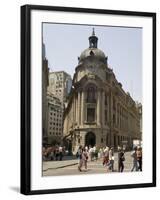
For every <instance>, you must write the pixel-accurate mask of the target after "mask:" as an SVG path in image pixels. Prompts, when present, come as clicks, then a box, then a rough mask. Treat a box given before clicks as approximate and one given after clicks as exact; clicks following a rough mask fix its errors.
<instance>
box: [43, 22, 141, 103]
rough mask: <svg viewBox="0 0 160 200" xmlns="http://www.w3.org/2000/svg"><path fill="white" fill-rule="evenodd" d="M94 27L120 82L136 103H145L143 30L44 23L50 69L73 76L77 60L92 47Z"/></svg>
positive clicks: (99, 46) (100, 46)
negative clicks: (90, 37)
mask: <svg viewBox="0 0 160 200" xmlns="http://www.w3.org/2000/svg"><path fill="white" fill-rule="evenodd" d="M93 27H94V28H95V34H96V36H97V37H98V48H99V49H101V50H102V51H103V52H104V53H105V55H106V56H108V63H109V66H110V68H112V69H113V71H114V73H115V75H116V78H117V80H118V81H119V82H121V83H122V85H123V89H124V90H125V91H126V92H129V93H130V95H131V96H132V97H133V99H134V100H135V101H139V102H142V29H141V28H129V27H109V26H93V25H91V26H88V25H72V24H66V25H65V24H52V23H50V24H49V23H44V24H43V41H44V43H45V47H46V57H47V59H48V62H49V68H50V70H51V71H60V70H64V71H66V72H67V73H69V74H70V75H71V76H72V77H73V74H74V72H75V67H76V66H77V65H78V57H79V56H80V54H81V52H82V51H83V50H84V49H86V48H88V47H89V41H88V37H89V36H90V35H91V34H92V28H93Z"/></svg>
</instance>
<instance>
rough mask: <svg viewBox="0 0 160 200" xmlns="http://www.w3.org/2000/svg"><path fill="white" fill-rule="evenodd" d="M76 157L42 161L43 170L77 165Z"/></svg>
mask: <svg viewBox="0 0 160 200" xmlns="http://www.w3.org/2000/svg"><path fill="white" fill-rule="evenodd" d="M77 164H78V159H70V160H62V161H43V171H47V170H49V169H59V168H64V167H68V166H72V165H77Z"/></svg>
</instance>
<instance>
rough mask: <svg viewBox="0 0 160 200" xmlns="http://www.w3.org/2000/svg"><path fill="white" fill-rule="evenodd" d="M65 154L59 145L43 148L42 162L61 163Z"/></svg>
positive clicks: (63, 148) (62, 147)
mask: <svg viewBox="0 0 160 200" xmlns="http://www.w3.org/2000/svg"><path fill="white" fill-rule="evenodd" d="M65 153H66V150H65V147H64V146H61V145H53V146H48V147H43V150H42V156H43V161H48V160H59V161H61V160H62V159H63V156H64V155H65Z"/></svg>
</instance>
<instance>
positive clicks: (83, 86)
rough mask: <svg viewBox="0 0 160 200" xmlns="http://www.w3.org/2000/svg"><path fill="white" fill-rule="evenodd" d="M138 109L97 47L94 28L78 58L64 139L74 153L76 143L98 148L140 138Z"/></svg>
mask: <svg viewBox="0 0 160 200" xmlns="http://www.w3.org/2000/svg"><path fill="white" fill-rule="evenodd" d="M140 138H141V133H140V116H139V109H138V108H137V106H136V103H135V101H134V100H133V99H132V98H131V96H130V94H129V93H126V92H125V91H124V90H123V88H122V84H121V83H120V82H118V80H117V79H116V76H115V74H114V72H113V70H112V69H110V68H109V66H108V61H107V57H106V56H105V54H104V52H103V51H102V50H100V49H98V37H97V36H96V35H95V32H94V29H93V32H92V35H91V36H90V37H89V48H87V49H86V50H84V51H83V52H82V53H81V55H80V57H79V58H78V66H77V67H76V68H75V74H74V77H73V83H72V90H71V94H70V98H69V102H68V106H67V108H66V109H65V113H64V140H65V141H67V143H69V142H70V144H71V145H72V147H71V148H72V151H73V152H74V153H75V152H76V151H77V148H78V146H79V145H83V146H84V145H88V146H89V145H91V146H94V145H96V146H97V147H98V148H99V147H104V146H106V145H108V146H114V147H115V148H117V146H118V145H123V144H125V145H126V146H127V147H128V148H129V147H131V146H132V140H133V139H140Z"/></svg>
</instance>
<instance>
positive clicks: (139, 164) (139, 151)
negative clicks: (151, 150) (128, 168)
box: [136, 146, 142, 171]
mask: <svg viewBox="0 0 160 200" xmlns="http://www.w3.org/2000/svg"><path fill="white" fill-rule="evenodd" d="M136 156H137V163H138V170H140V171H142V148H141V147H140V146H138V147H137V151H136Z"/></svg>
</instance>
